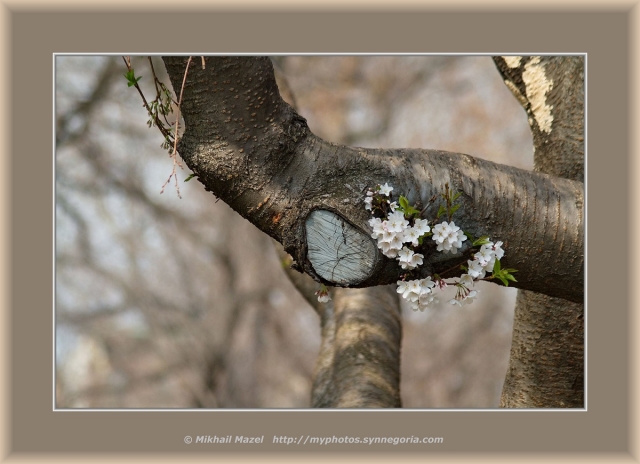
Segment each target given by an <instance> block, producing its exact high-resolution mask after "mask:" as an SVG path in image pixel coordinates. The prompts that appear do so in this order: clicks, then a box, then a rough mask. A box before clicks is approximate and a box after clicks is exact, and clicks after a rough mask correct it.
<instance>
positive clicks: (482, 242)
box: [472, 235, 489, 246]
mask: <svg viewBox="0 0 640 464" xmlns="http://www.w3.org/2000/svg"><path fill="white" fill-rule="evenodd" d="M487 243H489V236H488V235H483V236H482V237H480V238H479V239H477V240H474V242H473V243H472V245H473V246H481V245H485V244H487Z"/></svg>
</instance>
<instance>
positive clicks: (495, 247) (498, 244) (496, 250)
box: [493, 242, 504, 259]
mask: <svg viewBox="0 0 640 464" xmlns="http://www.w3.org/2000/svg"><path fill="white" fill-rule="evenodd" d="M493 252H494V253H495V255H496V259H502V257H503V256H504V250H503V249H502V242H496V243H495V245H493Z"/></svg>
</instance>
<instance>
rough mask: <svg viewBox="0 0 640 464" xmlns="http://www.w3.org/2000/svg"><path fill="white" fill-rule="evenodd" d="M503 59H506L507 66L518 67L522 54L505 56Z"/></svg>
mask: <svg viewBox="0 0 640 464" xmlns="http://www.w3.org/2000/svg"><path fill="white" fill-rule="evenodd" d="M502 59H503V60H504V62H505V63H507V66H509V67H510V68H517V67H518V66H520V61H521V60H522V57H521V56H503V57H502Z"/></svg>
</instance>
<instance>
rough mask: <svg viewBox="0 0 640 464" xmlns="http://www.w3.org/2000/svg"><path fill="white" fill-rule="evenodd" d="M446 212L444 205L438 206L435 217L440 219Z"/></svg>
mask: <svg viewBox="0 0 640 464" xmlns="http://www.w3.org/2000/svg"><path fill="white" fill-rule="evenodd" d="M446 212H447V209H446V208H445V207H444V205H440V208H439V209H438V214H437V215H436V216H437V217H440V216H442V215H443V214H444V213H446Z"/></svg>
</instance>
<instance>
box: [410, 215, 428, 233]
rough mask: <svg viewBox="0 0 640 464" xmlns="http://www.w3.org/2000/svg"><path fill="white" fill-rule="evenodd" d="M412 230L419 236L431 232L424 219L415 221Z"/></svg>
mask: <svg viewBox="0 0 640 464" xmlns="http://www.w3.org/2000/svg"><path fill="white" fill-rule="evenodd" d="M413 229H414V230H415V231H416V232H417V233H418V234H419V235H420V236H422V235H424V234H426V233H427V232H430V231H431V227H429V221H427V220H426V219H416V221H415V223H414V224H413Z"/></svg>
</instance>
